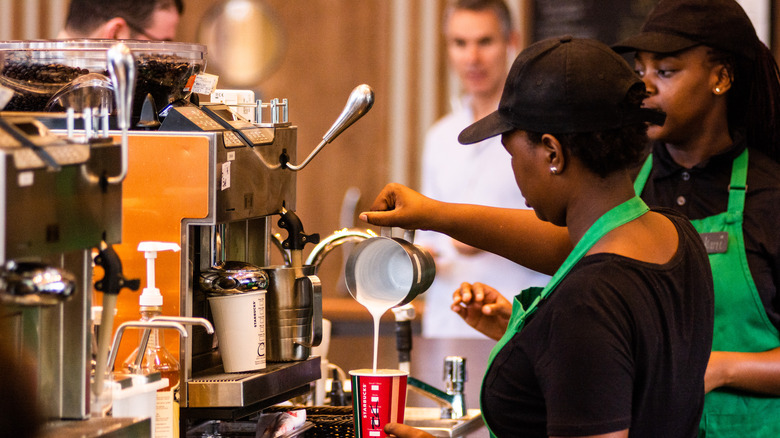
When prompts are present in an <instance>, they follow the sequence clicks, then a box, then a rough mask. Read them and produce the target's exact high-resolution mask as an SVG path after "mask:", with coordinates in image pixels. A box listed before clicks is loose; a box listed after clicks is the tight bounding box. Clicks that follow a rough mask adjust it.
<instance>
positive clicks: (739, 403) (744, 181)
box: [615, 0, 780, 438]
mask: <svg viewBox="0 0 780 438" xmlns="http://www.w3.org/2000/svg"><path fill="white" fill-rule="evenodd" d="M615 49H616V50H618V51H621V52H628V51H632V52H636V55H635V65H636V70H637V72H638V73H639V74H640V76H642V78H643V80H644V82H645V84H646V86H647V91H648V94H649V97H648V98H647V99H646V100H645V105H646V106H648V107H651V108H657V109H660V110H662V111H664V112H666V113H667V118H666V123H665V124H664V125H663V126H651V127H650V129H649V131H648V135H649V137H650V138H651V140H654V144H653V153H652V157H651V158H649V159H648V160H647V162H646V164H645V166H644V168H643V169H642V172H641V173H640V175H639V177H638V178H637V181H636V189H637V193H639V194H641V196H642V199H644V200H645V202H647V203H648V205H651V206H652V205H660V206H667V207H671V208H674V209H675V210H677V211H679V212H681V213H683V214H685V215H686V216H687V217H688V218H689V219H691V221H692V222H693V224H694V226H695V227H696V229H697V231H698V232H699V233H700V235H701V236H702V238H703V239H704V241H705V242H706V243H707V249H708V252H709V253H710V254H709V259H710V263H711V265H712V271H713V274H714V282H715V331H714V337H713V352H712V355H711V358H710V362H709V365H708V368H707V374H706V379H705V388H706V391H707V392H708V393H707V395H706V397H705V408H704V415H703V417H702V423H701V433H702V435H703V436H706V437H708V438H710V437H748V436H749V437H772V438H776V437H778V436H780V296H779V295H778V284H780V232H778V226H779V225H780V220H778V218H780V165H778V157H779V156H780V151H779V150H778V146H780V145H779V144H778V141H780V132H778V123H779V122H780V119H778V118H779V117H780V81H779V80H778V72H777V65H776V63H775V61H774V59H773V58H772V55H771V52H770V51H769V49H767V47H766V46H765V45H764V44H763V43H761V41H759V39H758V37H757V36H756V32H755V30H754V28H753V26H752V24H751V23H750V20H749V18H748V17H747V15H746V14H745V12H744V11H743V10H742V8H741V7H740V6H739V4H737V2H736V1H734V0H662V1H661V2H660V3H659V4H658V6H657V7H656V8H655V9H654V10H653V12H652V13H651V14H650V16H649V17H648V19H647V21H646V22H645V24H644V25H643V27H642V30H641V32H640V33H639V34H638V35H636V36H634V37H631V38H629V39H627V40H625V41H623V42H621V43H620V44H619V45H618V46H616V47H615Z"/></svg>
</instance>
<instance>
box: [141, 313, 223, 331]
mask: <svg viewBox="0 0 780 438" xmlns="http://www.w3.org/2000/svg"><path fill="white" fill-rule="evenodd" d="M149 321H171V322H178V323H179V324H181V325H200V326H203V327H204V328H205V329H206V333H208V334H213V333H214V326H213V325H211V321H209V320H208V319H206V318H192V317H189V316H165V315H162V316H155V317H153V318H152V319H150V320H149Z"/></svg>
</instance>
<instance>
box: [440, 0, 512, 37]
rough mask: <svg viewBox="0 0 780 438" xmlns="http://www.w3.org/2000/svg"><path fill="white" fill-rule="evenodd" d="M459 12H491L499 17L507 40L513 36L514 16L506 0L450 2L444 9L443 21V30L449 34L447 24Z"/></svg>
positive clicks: (454, 0) (460, 0) (453, 0)
mask: <svg viewBox="0 0 780 438" xmlns="http://www.w3.org/2000/svg"><path fill="white" fill-rule="evenodd" d="M457 10H467V11H476V12H481V11H491V12H493V13H494V14H496V17H498V21H499V23H501V32H502V34H503V35H504V38H505V39H509V36H510V35H511V34H512V14H511V13H510V12H509V7H508V6H507V5H506V3H505V2H504V0H450V1H449V2H448V3H447V7H446V8H445V9H444V18H443V21H442V30H443V31H444V32H447V22H448V21H449V19H450V16H452V13H453V12H455V11H457Z"/></svg>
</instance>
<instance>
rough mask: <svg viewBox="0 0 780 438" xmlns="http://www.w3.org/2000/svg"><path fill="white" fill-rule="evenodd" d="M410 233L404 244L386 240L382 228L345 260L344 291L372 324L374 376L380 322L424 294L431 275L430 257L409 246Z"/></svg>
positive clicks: (431, 278)
mask: <svg viewBox="0 0 780 438" xmlns="http://www.w3.org/2000/svg"><path fill="white" fill-rule="evenodd" d="M413 233H414V232H413V231H409V230H407V231H406V232H405V237H406V240H404V239H401V238H393V237H389V236H390V229H389V228H383V229H382V230H381V234H382V236H381V237H373V238H370V239H366V240H364V241H362V242H360V243H359V244H358V245H357V246H356V247H355V249H354V250H353V251H352V254H350V256H349V259H348V260H347V266H346V281H347V288H348V289H349V292H350V293H351V294H352V297H353V298H355V300H356V301H357V302H358V303H360V304H362V305H363V306H364V307H365V308H366V309H367V310H368V311H369V313H371V316H372V317H373V320H374V362H373V370H374V372H376V369H377V353H378V349H379V320H380V318H381V317H382V315H383V314H384V313H385V312H386V311H387V310H388V309H390V308H391V307H394V306H397V305H399V304H406V303H408V302H410V301H411V300H412V299H413V298H414V297H416V296H417V295H419V294H421V293H423V292H425V291H426V290H427V289H428V287H430V285H431V283H432V282H433V277H434V275H435V271H436V269H435V265H434V262H433V257H432V256H431V255H430V253H428V251H426V250H425V249H423V248H421V247H418V246H415V245H414V244H412V243H411V240H412V239H413V238H414V234H413Z"/></svg>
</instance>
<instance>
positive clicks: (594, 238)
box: [480, 196, 650, 436]
mask: <svg viewBox="0 0 780 438" xmlns="http://www.w3.org/2000/svg"><path fill="white" fill-rule="evenodd" d="M649 210H650V209H649V208H648V207H647V204H645V203H644V201H642V199H640V198H639V197H638V196H634V197H632V198H631V199H629V200H628V201H625V202H623V203H622V204H620V205H618V206H616V207H614V208H612V209H611V210H609V211H608V212H606V213H604V215H602V216H601V217H600V218H598V219H597V220H596V222H594V223H593V225H591V226H590V228H588V231H586V232H585V234H584V235H583V236H582V238H581V239H580V241H579V242H577V245H575V246H574V249H573V250H572V252H571V253H570V254H569V256H568V257H566V260H565V261H564V262H563V264H562V265H561V267H560V268H558V271H556V272H555V275H553V277H552V278H551V279H550V282H549V283H547V286H545V287H544V289H542V290H541V291H539V289H540V288H529V289H526V290H524V291H523V292H521V293H520V294H519V295H517V296H516V297H515V298H514V300H513V301H512V316H511V317H510V318H509V324H508V326H507V329H506V332H504V335H503V336H502V337H501V339H499V341H498V343H496V345H495V346H494V347H493V349H492V350H491V351H490V355H489V356H488V364H487V368H486V371H485V375H487V372H488V371H489V370H490V367H491V366H492V365H493V360H494V359H495V358H496V355H498V353H499V351H501V349H503V348H504V346H505V345H506V344H507V343H508V342H509V341H510V340H511V339H512V337H513V336H514V335H515V334H516V333H519V332H520V330H522V328H523V326H524V325H525V320H526V318H527V317H528V316H529V315H531V314H532V313H534V312H535V311H536V308H537V307H538V306H539V303H540V302H542V301H543V300H544V299H545V298H547V297H548V296H549V295H550V294H551V293H552V291H553V290H555V288H556V287H557V286H558V284H559V283H560V282H561V280H563V279H564V277H566V275H567V274H568V273H569V271H571V269H572V268H573V267H574V265H576V264H577V262H579V261H580V259H582V258H583V257H584V256H585V254H587V252H588V251H590V249H591V248H592V247H593V245H595V244H596V242H598V241H599V240H600V239H601V238H602V237H604V235H606V234H607V233H609V232H610V231H612V230H614V229H615V228H617V227H619V226H621V225H623V224H626V223H628V222H631V221H632V220H634V219H636V218H638V217H640V216H642V215H643V214H645V213H647V212H648V211H649ZM524 294H525V295H526V296H524ZM528 294H530V295H528ZM529 303H530V304H529ZM524 304H528V305H527V306H525V305H524ZM483 379H484V377H483ZM483 384H484V380H483ZM480 399H481V398H480ZM485 424H486V425H487V428H488V431H490V434H491V436H495V434H493V431H492V430H490V425H489V424H487V422H485Z"/></svg>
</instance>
